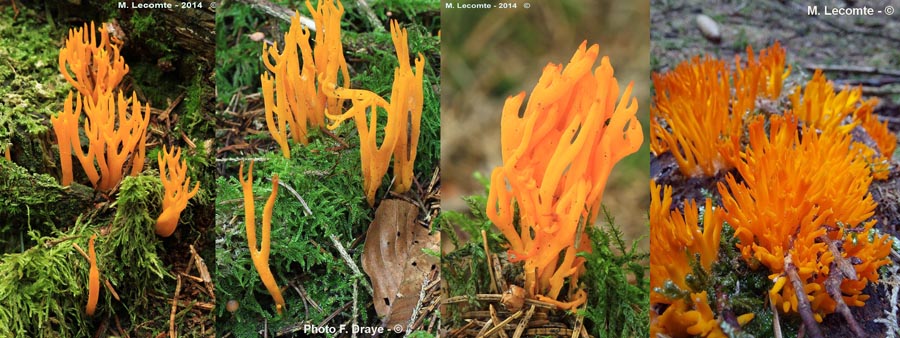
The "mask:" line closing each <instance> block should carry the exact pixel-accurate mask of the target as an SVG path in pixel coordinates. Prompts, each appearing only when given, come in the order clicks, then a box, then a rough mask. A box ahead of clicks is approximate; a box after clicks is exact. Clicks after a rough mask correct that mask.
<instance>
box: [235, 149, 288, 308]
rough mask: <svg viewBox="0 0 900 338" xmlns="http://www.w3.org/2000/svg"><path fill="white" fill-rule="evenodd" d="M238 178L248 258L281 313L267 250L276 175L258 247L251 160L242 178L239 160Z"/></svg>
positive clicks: (280, 304)
mask: <svg viewBox="0 0 900 338" xmlns="http://www.w3.org/2000/svg"><path fill="white" fill-rule="evenodd" d="M238 179H239V180H240V181H241V187H242V188H243V191H244V223H245V224H246V225H247V244H248V245H249V246H250V259H251V260H252V261H253V266H254V267H256V271H257V272H259V278H260V279H262V282H263V285H265V286H266V290H269V294H271V295H272V298H273V299H274V300H275V309H276V310H277V311H278V314H281V312H282V310H283V309H284V298H282V297H281V289H279V288H278V284H277V283H276V282H275V276H274V275H272V270H271V269H270V268H269V252H270V251H271V243H270V242H271V241H270V239H271V230H272V209H273V208H274V207H275V198H276V197H277V196H278V175H277V174H276V175H275V176H274V177H272V193H271V194H270V195H269V199H268V200H267V201H266V206H265V208H263V218H262V241H260V242H259V243H260V244H259V249H257V246H256V243H257V242H256V209H255V207H254V203H253V162H250V169H249V170H248V171H247V179H246V180H245V179H244V162H241V168H240V172H239V176H238Z"/></svg>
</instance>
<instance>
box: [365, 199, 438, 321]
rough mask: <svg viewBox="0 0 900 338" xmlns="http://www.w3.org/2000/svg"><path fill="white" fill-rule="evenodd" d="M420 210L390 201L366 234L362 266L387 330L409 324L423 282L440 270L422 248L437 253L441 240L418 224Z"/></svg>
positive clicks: (435, 261) (384, 202)
mask: <svg viewBox="0 0 900 338" xmlns="http://www.w3.org/2000/svg"><path fill="white" fill-rule="evenodd" d="M418 214H419V209H418V208H417V207H416V206H415V205H413V204H411V203H409V202H406V201H403V200H397V199H388V200H384V201H382V202H381V205H380V206H378V210H376V211H375V220H374V221H372V225H370V226H369V231H368V233H367V234H366V244H365V248H364V249H363V256H362V266H363V270H365V272H366V274H367V275H368V276H369V279H371V280H372V286H373V289H374V292H375V295H374V297H373V298H374V303H375V311H376V312H377V313H378V316H379V317H382V318H384V317H385V316H389V317H388V318H387V319H386V322H387V327H389V328H390V327H393V326H394V325H397V324H401V325H404V326H405V325H406V324H407V321H408V320H409V318H410V317H411V315H412V311H413V310H414V309H415V307H416V303H417V302H418V300H419V293H420V290H421V288H422V280H423V279H424V278H425V274H426V273H428V274H429V275H430V274H431V272H432V271H433V270H435V269H438V263H439V260H438V258H437V257H434V256H431V255H427V254H425V253H424V252H423V251H422V249H423V248H428V249H429V250H434V252H439V251H437V250H438V249H439V248H438V246H439V243H440V240H439V239H438V236H437V235H429V234H428V229H426V228H424V227H422V226H421V225H419V224H418V223H417V222H416V219H417V217H418Z"/></svg>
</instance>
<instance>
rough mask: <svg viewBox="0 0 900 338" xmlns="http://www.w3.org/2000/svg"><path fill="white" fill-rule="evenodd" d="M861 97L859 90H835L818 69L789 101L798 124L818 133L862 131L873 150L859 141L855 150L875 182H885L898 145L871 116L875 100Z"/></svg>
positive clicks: (885, 124) (883, 126)
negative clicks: (873, 143) (855, 129)
mask: <svg viewBox="0 0 900 338" xmlns="http://www.w3.org/2000/svg"><path fill="white" fill-rule="evenodd" d="M861 98H862V89H861V88H852V89H851V88H844V89H842V90H841V91H839V92H838V91H835V88H834V85H833V84H832V83H831V82H828V81H827V80H826V78H825V75H824V74H823V73H822V71H821V70H817V71H816V72H815V74H813V78H812V79H811V80H810V81H809V82H808V83H807V84H806V88H805V89H803V90H801V88H800V87H799V86H798V87H797V88H796V89H795V90H794V93H793V95H791V102H792V103H793V110H794V114H795V115H796V116H797V117H798V118H799V119H800V121H801V122H804V123H805V124H806V125H809V126H812V127H814V128H817V129H819V130H821V131H825V132H828V131H832V130H835V131H837V132H840V133H844V134H847V133H849V132H850V131H851V130H853V129H854V128H855V127H856V126H857V125H859V126H861V127H862V128H863V129H865V131H866V133H867V134H868V135H869V136H870V137H871V138H872V140H873V141H874V142H875V145H874V146H875V147H870V146H868V145H866V144H863V143H861V142H856V144H854V147H855V148H856V149H858V151H859V155H860V156H861V157H862V158H864V159H865V161H866V162H868V163H869V165H870V167H871V169H872V175H873V177H874V178H875V179H881V180H883V179H887V176H888V173H889V167H890V163H889V162H890V159H891V156H892V155H893V153H894V149H895V148H896V146H897V136H896V135H895V134H893V133H891V131H890V130H888V128H887V122H885V123H880V122H878V119H877V118H876V117H875V116H874V115H873V114H872V111H873V110H874V108H875V105H877V104H878V99H876V98H872V99H868V100H862V99H861ZM876 151H878V154H876Z"/></svg>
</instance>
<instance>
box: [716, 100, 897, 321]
mask: <svg viewBox="0 0 900 338" xmlns="http://www.w3.org/2000/svg"><path fill="white" fill-rule="evenodd" d="M766 122H767V121H766V120H765V119H764V118H763V117H762V116H759V117H758V118H756V119H754V120H753V121H752V122H751V123H750V124H749V126H748V129H749V135H750V136H749V138H750V144H749V146H748V147H747V148H746V150H745V151H744V152H743V153H742V154H741V160H740V161H737V162H736V168H737V171H738V172H739V173H740V175H741V177H742V179H743V180H742V181H740V182H739V181H738V180H737V179H735V177H734V176H732V175H731V174H729V175H728V176H727V177H726V181H727V184H726V183H719V193H720V194H721V195H722V203H723V208H724V210H725V212H724V216H723V217H724V219H725V221H726V222H728V224H729V225H731V226H732V227H733V228H734V230H735V237H737V238H738V240H739V243H738V248H739V249H740V251H741V254H742V255H743V257H744V259H745V260H746V261H747V262H748V263H750V264H751V266H753V265H754V264H762V265H763V266H765V267H767V268H768V269H769V271H770V272H771V275H770V276H769V278H770V279H771V280H772V282H773V287H772V289H771V290H770V291H769V297H770V300H771V301H772V302H773V303H774V304H775V305H776V306H777V307H778V308H779V309H781V310H782V311H784V312H797V311H798V304H799V303H798V298H797V292H796V290H795V289H794V286H793V285H792V283H790V282H788V277H789V276H788V275H787V272H786V268H787V267H786V266H787V264H786V260H787V259H786V258H787V257H791V260H792V264H793V266H796V270H797V272H798V275H799V281H800V283H801V284H802V285H803V290H802V291H801V293H802V294H804V295H806V297H807V299H808V301H809V303H810V305H811V311H813V313H814V315H815V318H816V320H818V321H821V319H822V317H823V316H824V315H827V314H829V313H832V312H834V311H835V307H836V305H837V304H836V302H835V300H834V299H833V298H832V297H831V296H830V295H829V294H828V292H827V291H826V289H825V286H824V285H825V281H826V279H827V278H828V276H829V274H830V273H831V274H834V273H840V272H838V271H830V269H832V263H833V262H835V263H836V259H835V256H834V255H835V254H840V256H841V257H842V258H843V259H847V260H849V259H851V257H852V258H854V260H858V261H857V262H859V264H854V265H852V270H853V272H855V273H846V272H845V274H849V275H850V276H846V278H845V279H843V281H842V283H841V284H840V291H841V294H842V298H843V301H844V302H846V303H847V305H849V306H862V305H863V302H864V301H865V300H866V299H867V298H868V296H867V295H864V294H862V290H863V288H865V286H866V284H867V283H868V282H870V281H871V282H876V281H877V280H878V267H880V266H882V265H884V264H887V263H888V262H889V261H888V259H887V258H886V257H887V255H888V254H889V253H890V250H891V246H890V241H889V237H888V236H887V235H883V236H882V235H878V234H877V233H872V231H873V230H872V227H873V226H874V224H875V221H874V220H869V219H870V218H871V217H872V215H873V213H874V210H875V206H876V204H875V202H874V201H873V200H872V196H871V195H870V194H869V193H868V189H869V184H870V183H871V182H872V176H871V171H870V169H869V166H868V164H867V163H866V162H865V160H864V159H863V158H861V157H859V156H856V155H855V153H854V152H855V150H854V148H853V147H851V143H852V140H851V137H850V135H848V134H846V133H842V132H840V131H838V130H832V131H831V132H819V131H817V130H816V129H815V128H814V127H812V126H806V127H803V128H802V131H801V129H800V128H798V120H797V118H795V117H794V116H793V115H791V114H790V113H788V114H787V115H786V116H778V115H774V116H771V117H770V118H769V120H768V125H769V126H768V129H769V132H768V135H767V133H766V124H767V123H766ZM801 136H802V137H801ZM810 164H814V165H815V167H816V169H815V170H810V169H809V166H810ZM870 238H871V239H872V240H870ZM830 241H834V242H840V243H843V245H842V247H841V249H840V250H838V249H829V246H828V243H829V242H830Z"/></svg>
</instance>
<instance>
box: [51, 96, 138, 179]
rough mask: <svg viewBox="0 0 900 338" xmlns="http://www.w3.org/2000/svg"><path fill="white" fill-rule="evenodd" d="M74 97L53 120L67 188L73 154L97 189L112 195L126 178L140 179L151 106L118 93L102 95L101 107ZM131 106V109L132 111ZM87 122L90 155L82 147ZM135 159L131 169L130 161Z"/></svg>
mask: <svg viewBox="0 0 900 338" xmlns="http://www.w3.org/2000/svg"><path fill="white" fill-rule="evenodd" d="M72 96H73V95H72V93H71V92H70V93H69V96H68V97H67V98H66V102H65V104H64V108H63V111H62V112H60V113H59V115H57V116H56V117H51V119H50V121H51V123H52V124H53V129H54V131H55V132H56V138H57V142H58V143H59V152H60V163H61V166H62V170H63V179H62V183H63V185H68V184H69V183H71V181H72V161H71V154H72V152H73V151H74V154H75V157H76V158H78V160H79V162H80V163H81V166H82V168H84V172H85V174H87V176H88V179H90V181H91V183H92V184H93V185H94V188H96V189H98V190H101V191H109V190H110V189H112V188H113V187H115V186H116V184H118V183H119V181H121V180H122V178H123V176H124V175H126V174H130V175H132V176H134V175H137V174H138V173H140V172H141V170H143V168H144V157H145V152H146V142H145V141H146V137H147V126H148V125H149V123H150V105H149V104H148V105H146V106H145V107H141V105H140V102H138V100H137V98H135V97H134V94H132V96H131V97H129V98H128V99H126V98H125V96H124V95H123V94H122V92H121V91H119V92H118V95H117V96H118V97H116V96H114V95H113V94H112V93H103V94H101V95H100V97H99V99H98V101H97V103H91V102H90V101H87V102H82V98H81V96H80V95H78V94H75V97H76V100H75V102H74V107H73V102H72V101H73V100H72ZM129 105H130V106H131V107H130V109H129ZM82 112H83V113H84V115H85V118H84V127H83V130H84V136H85V137H86V138H87V140H88V151H87V152H84V151H83V150H82V147H81V139H80V136H79V118H80V116H81V114H82ZM129 158H130V159H131V163H130V166H131V168H130V169H128V163H127V162H128V159H129Z"/></svg>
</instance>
